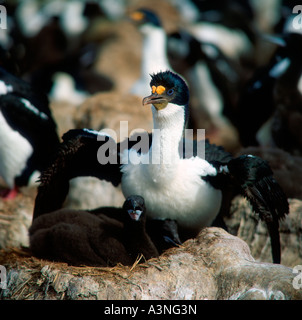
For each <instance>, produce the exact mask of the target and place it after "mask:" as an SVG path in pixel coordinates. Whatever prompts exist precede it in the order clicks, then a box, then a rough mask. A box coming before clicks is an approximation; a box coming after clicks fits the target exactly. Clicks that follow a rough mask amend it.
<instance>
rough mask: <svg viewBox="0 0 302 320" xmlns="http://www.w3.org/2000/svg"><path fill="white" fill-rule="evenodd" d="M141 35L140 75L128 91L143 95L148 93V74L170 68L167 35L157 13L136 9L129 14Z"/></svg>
mask: <svg viewBox="0 0 302 320" xmlns="http://www.w3.org/2000/svg"><path fill="white" fill-rule="evenodd" d="M130 18H131V19H132V21H133V22H135V24H137V25H138V28H139V30H140V32H141V33H142V36H143V44H142V62H141V76H140V78H139V79H138V80H137V81H136V82H135V83H134V85H133V86H132V88H131V89H130V93H132V94H135V95H138V96H142V97H144V96H145V95H146V94H148V92H149V91H148V84H149V81H150V78H149V77H150V76H149V75H150V74H152V73H156V72H159V71H163V70H172V67H171V65H170V63H169V59H168V56H167V35H166V32H165V30H164V28H163V27H162V24H161V22H160V19H159V17H158V15H157V14H155V13H154V12H153V11H152V10H149V9H144V8H141V9H137V10H136V11H134V12H132V13H131V15H130Z"/></svg>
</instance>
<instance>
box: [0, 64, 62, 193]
mask: <svg viewBox="0 0 302 320" xmlns="http://www.w3.org/2000/svg"><path fill="white" fill-rule="evenodd" d="M0 136H1V139H0V176H1V177H2V179H3V180H4V182H5V183H6V187H7V188H8V191H6V192H5V194H3V195H2V196H4V197H5V198H12V197H14V195H15V194H16V189H17V188H18V187H20V186H26V185H28V184H29V183H31V182H34V181H32V180H36V179H37V178H38V176H39V173H40V172H41V171H42V170H44V169H45V168H46V167H47V166H48V165H49V163H50V160H51V155H52V154H53V153H54V152H55V151H56V148H57V147H58V146H59V137H58V135H57V131H56V124H55V122H54V120H53V118H52V115H51V111H50V109H49V106H48V98H47V96H46V95H44V94H42V93H40V92H36V91H34V90H33V88H32V87H31V86H30V85H29V84H28V83H27V82H25V81H23V80H22V79H20V78H17V77H15V76H13V75H12V74H9V73H8V72H6V71H5V70H4V69H2V68H1V69H0ZM35 172H36V173H37V174H35Z"/></svg>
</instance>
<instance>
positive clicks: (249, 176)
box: [227, 155, 289, 263]
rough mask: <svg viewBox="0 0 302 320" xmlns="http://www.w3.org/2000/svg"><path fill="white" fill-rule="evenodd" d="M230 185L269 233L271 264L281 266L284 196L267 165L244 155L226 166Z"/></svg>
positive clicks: (285, 200)
mask: <svg viewBox="0 0 302 320" xmlns="http://www.w3.org/2000/svg"><path fill="white" fill-rule="evenodd" d="M227 171H228V174H229V176H230V179H231V182H232V183H233V184H235V185H236V186H237V187H238V188H239V190H240V193H241V194H242V195H243V196H245V197H246V198H247V199H248V200H249V202H250V203H251V205H252V207H253V210H254V211H255V212H257V213H259V216H260V219H261V220H263V221H264V222H265V223H266V225H267V227H268V231H269V235H270V238H271V245H272V255H273V261H274V262H275V263H280V260H281V257H280V256H281V254H280V236H279V230H278V229H279V221H280V220H282V219H284V218H285V216H286V215H287V214H288V213H289V205H288V201H287V197H286V195H285V193H284V192H283V190H282V189H281V187H280V185H279V184H278V183H277V181H276V180H275V179H274V177H273V172H272V170H271V168H270V167H269V165H268V163H267V162H266V161H265V160H263V159H261V158H259V157H256V156H251V155H243V156H240V157H238V158H235V159H232V160H231V161H230V162H229V163H228V164H227Z"/></svg>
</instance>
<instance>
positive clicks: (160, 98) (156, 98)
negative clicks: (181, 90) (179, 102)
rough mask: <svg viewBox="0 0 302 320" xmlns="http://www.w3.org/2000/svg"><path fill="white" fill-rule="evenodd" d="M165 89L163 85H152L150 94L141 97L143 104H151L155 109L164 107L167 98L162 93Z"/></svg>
mask: <svg viewBox="0 0 302 320" xmlns="http://www.w3.org/2000/svg"><path fill="white" fill-rule="evenodd" d="M165 91H166V88H165V87H163V86H158V87H155V86H152V94H151V95H150V96H148V97H145V98H144V99H143V105H144V106H145V105H147V104H152V105H153V106H154V107H155V108H156V109H157V110H162V109H164V108H165V107H166V106H167V104H168V100H167V98H166V97H165V96H164V95H163V93H164V92H165Z"/></svg>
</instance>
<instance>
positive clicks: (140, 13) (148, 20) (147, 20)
mask: <svg viewBox="0 0 302 320" xmlns="http://www.w3.org/2000/svg"><path fill="white" fill-rule="evenodd" d="M129 16H130V19H131V20H132V21H133V22H134V23H135V24H137V25H138V26H139V28H140V30H141V31H142V32H143V31H144V29H148V26H149V27H156V28H160V27H161V23H160V20H159V18H158V16H157V15H156V13H154V12H153V11H151V10H149V9H144V8H141V9H137V10H135V11H133V12H132V13H131V14H130V15H129Z"/></svg>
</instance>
